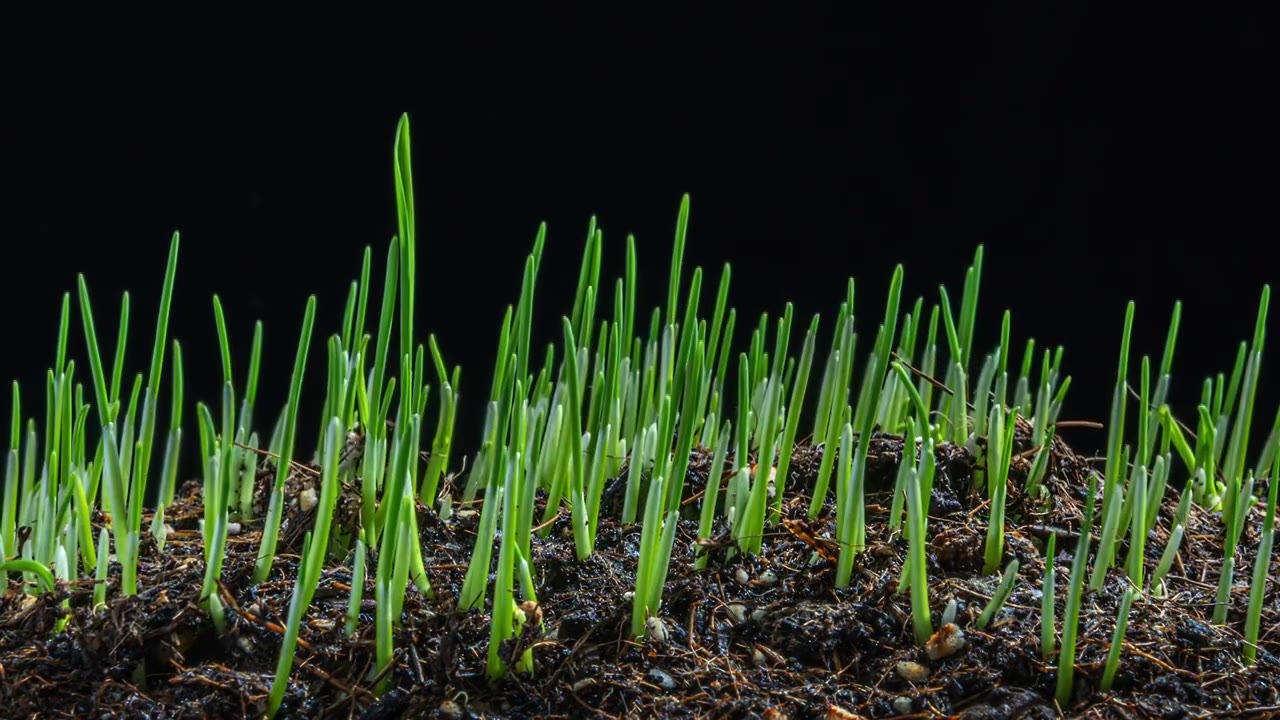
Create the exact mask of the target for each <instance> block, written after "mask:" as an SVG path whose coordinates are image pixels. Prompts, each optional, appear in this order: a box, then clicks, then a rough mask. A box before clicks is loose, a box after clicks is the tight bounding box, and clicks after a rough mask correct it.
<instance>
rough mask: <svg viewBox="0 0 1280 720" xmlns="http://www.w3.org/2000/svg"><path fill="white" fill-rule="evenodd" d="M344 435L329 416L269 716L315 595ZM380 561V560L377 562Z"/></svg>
mask: <svg viewBox="0 0 1280 720" xmlns="http://www.w3.org/2000/svg"><path fill="white" fill-rule="evenodd" d="M344 435H345V434H344V433H343V431H342V421H341V420H340V419H339V418H338V417H336V416H334V417H332V418H331V419H330V420H329V426H328V429H327V431H326V432H325V438H324V446H323V453H322V455H321V461H320V475H321V478H320V502H319V505H318V506H317V508H316V514H315V526H314V529H313V530H309V531H307V534H306V536H305V539H304V541H303V552H302V561H301V564H300V565H299V567H298V574H297V577H296V579H295V581H294V585H293V595H292V597H291V598H290V600H289V619H288V623H287V624H286V625H285V635H284V641H283V642H282V643H281V645H280V655H279V658H278V659H277V661H276V674H275V678H274V680H273V681H272V683H271V696H270V701H269V705H268V707H269V710H268V715H269V716H271V717H275V715H276V713H277V712H279V710H280V705H281V703H282V702H283V701H284V693H285V691H286V690H287V689H288V686H289V672H290V670H291V669H292V668H293V655H294V650H295V649H296V647H297V643H298V633H299V630H300V629H301V626H302V618H303V615H305V614H306V610H307V608H308V607H309V606H310V605H311V599H312V598H313V597H314V596H315V593H316V588H317V586H318V584H319V582H320V571H321V569H322V568H323V567H324V560H325V556H326V555H328V548H329V530H330V526H331V522H332V519H333V508H334V504H335V503H336V502H337V497H338V482H339V481H338V463H339V461H340V459H341V458H340V456H339V453H340V451H341V449H342V445H343V441H344ZM381 564H382V563H381V560H380V561H379V565H381Z"/></svg>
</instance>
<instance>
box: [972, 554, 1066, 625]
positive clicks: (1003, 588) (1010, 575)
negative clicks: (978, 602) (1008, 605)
mask: <svg viewBox="0 0 1280 720" xmlns="http://www.w3.org/2000/svg"><path fill="white" fill-rule="evenodd" d="M1017 579H1018V560H1017V559H1016V558H1015V559H1013V560H1010V561H1009V564H1008V566H1006V567H1005V569H1004V574H1003V577H1001V578H1000V584H999V585H997V586H996V591H995V592H994V593H992V595H991V600H990V601H989V602H988V603H987V606H986V607H984V608H983V609H982V614H981V615H979V616H978V622H977V627H978V629H979V630H985V629H986V628H987V626H988V625H990V624H991V621H992V620H994V619H995V616H996V613H998V612H1000V608H1002V607H1004V603H1005V601H1006V600H1008V599H1009V593H1011V592H1013V583H1014V581H1016V580H1017ZM1050 627H1052V625H1051V626H1050ZM1042 630H1043V628H1042Z"/></svg>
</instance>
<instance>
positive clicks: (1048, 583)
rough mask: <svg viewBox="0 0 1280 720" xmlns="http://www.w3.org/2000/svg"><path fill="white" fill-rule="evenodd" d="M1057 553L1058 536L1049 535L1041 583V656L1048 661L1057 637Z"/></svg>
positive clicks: (1054, 534)
mask: <svg viewBox="0 0 1280 720" xmlns="http://www.w3.org/2000/svg"><path fill="white" fill-rule="evenodd" d="M1057 552H1058V535H1057V534H1056V533H1052V534H1050V535H1049V544H1048V546H1046V547H1045V551H1044V577H1043V578H1042V580H1041V582H1040V656H1041V657H1043V658H1045V659H1048V658H1049V657H1050V656H1052V655H1053V648H1054V645H1055V644H1056V641H1057V637H1056V635H1055V632H1054V625H1053V621H1054V614H1055V605H1054V595H1055V593H1056V590H1057V586H1056V582H1057V569H1056V562H1057V557H1058V556H1057Z"/></svg>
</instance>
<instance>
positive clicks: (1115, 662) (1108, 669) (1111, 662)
mask: <svg viewBox="0 0 1280 720" xmlns="http://www.w3.org/2000/svg"><path fill="white" fill-rule="evenodd" d="M1134 592H1135V589H1134V588H1133V587H1130V588H1129V589H1127V590H1125V591H1124V597H1122V598H1121V599H1120V607H1119V609H1117V611H1116V629H1115V631H1114V632H1113V633H1112V635H1111V647H1110V649H1109V650H1107V662H1106V664H1105V665H1103V668H1102V681H1101V682H1100V684H1099V685H1100V687H1101V689H1102V692H1110V691H1111V684H1112V683H1113V682H1115V679H1116V671H1117V670H1118V669H1119V667H1120V653H1121V651H1122V650H1123V649H1124V633H1125V630H1126V629H1127V628H1128V626H1129V608H1130V607H1132V606H1133V596H1134Z"/></svg>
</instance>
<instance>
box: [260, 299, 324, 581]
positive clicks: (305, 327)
mask: <svg viewBox="0 0 1280 720" xmlns="http://www.w3.org/2000/svg"><path fill="white" fill-rule="evenodd" d="M315 319H316V296H315V295H312V296H310V297H309V298H307V309H306V312H305V313H304V314H303V317H302V332H301V334H300V335H299V337H298V352H297V354H296V355H295V357H294V361H293V380H292V381H291V382H290V384H289V402H288V405H287V406H286V409H285V422H284V436H283V440H282V443H281V446H280V450H279V453H278V455H277V457H276V477H275V482H274V484H273V485H272V487H271V494H270V496H269V497H270V499H269V500H268V501H267V517H266V522H265V523H264V524H263V526H262V544H261V545H260V546H259V548H258V559H257V563H256V564H255V565H254V569H253V581H254V582H256V583H262V582H266V580H267V576H268V575H269V574H270V573H271V567H272V565H273V564H274V563H275V555H276V543H277V541H278V539H279V537H280V522H281V521H282V520H283V519H284V503H285V497H284V484H285V480H287V479H288V477H289V470H290V467H291V464H292V462H293V443H294V437H295V434H296V432H297V425H298V405H299V403H300V402H301V395H302V377H303V375H304V374H305V372H306V368H307V354H308V352H309V351H310V346H311V330H312V328H313V327H314V325H315Z"/></svg>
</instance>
